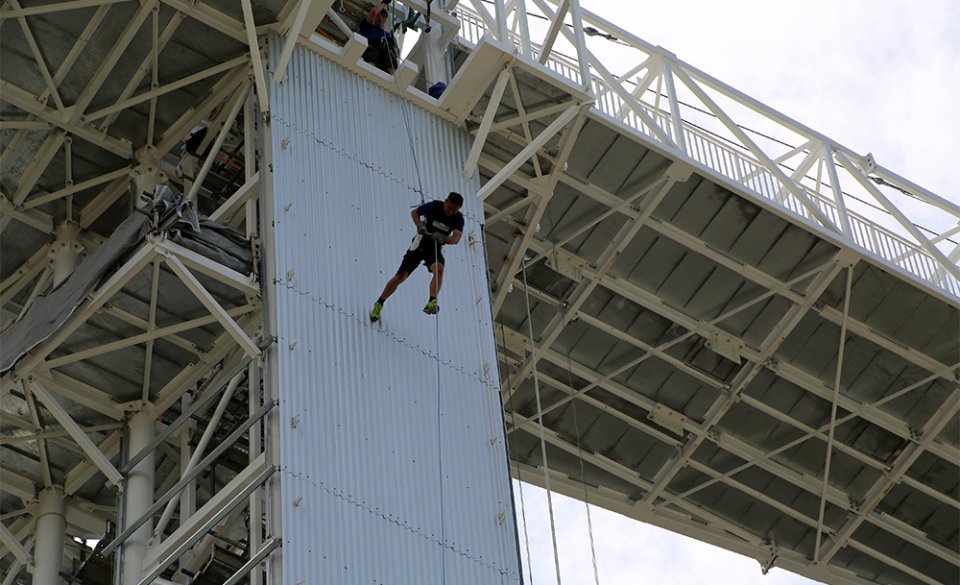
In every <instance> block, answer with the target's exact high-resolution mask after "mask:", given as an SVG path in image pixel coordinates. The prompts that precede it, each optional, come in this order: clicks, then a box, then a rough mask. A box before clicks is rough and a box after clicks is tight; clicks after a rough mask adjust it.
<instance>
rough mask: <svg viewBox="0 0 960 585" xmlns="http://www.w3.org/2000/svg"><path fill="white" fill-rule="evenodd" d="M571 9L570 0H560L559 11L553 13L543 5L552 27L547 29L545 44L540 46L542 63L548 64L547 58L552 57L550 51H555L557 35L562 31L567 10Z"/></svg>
mask: <svg viewBox="0 0 960 585" xmlns="http://www.w3.org/2000/svg"><path fill="white" fill-rule="evenodd" d="M569 9H570V0H560V4H559V6H557V11H556V12H555V13H552V14H551V11H548V10H544V9H543V7H542V6H541V10H543V11H544V13H545V14H546V16H547V19H548V20H549V21H550V28H549V29H548V30H547V35H546V36H545V37H544V39H543V44H542V45H541V47H540V58H539V59H538V60H539V61H540V64H541V65H544V64H546V62H547V59H549V58H550V53H552V52H553V44H554V43H555V42H556V40H557V35H559V34H560V31H561V30H562V29H563V21H564V19H565V18H566V17H567V11H568V10H569Z"/></svg>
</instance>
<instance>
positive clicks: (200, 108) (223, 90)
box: [156, 65, 248, 156]
mask: <svg viewBox="0 0 960 585" xmlns="http://www.w3.org/2000/svg"><path fill="white" fill-rule="evenodd" d="M247 74H248V68H247V67H244V66H242V65H241V66H239V67H237V68H236V69H235V70H234V71H233V72H231V73H227V74H226V75H224V76H223V77H221V78H220V79H218V80H217V82H216V83H214V84H213V87H212V88H210V93H209V94H208V95H207V97H206V99H204V100H203V101H201V102H200V103H199V104H198V105H196V106H194V107H193V108H190V109H188V110H186V111H185V112H184V113H183V114H182V115H181V116H180V117H179V118H178V119H177V121H176V122H174V123H173V124H170V126H168V127H167V129H166V131H164V132H163V134H161V135H160V142H158V143H157V145H156V153H157V155H158V156H163V155H165V154H166V153H168V152H169V151H170V150H171V149H173V148H174V147H175V146H176V145H178V144H180V140H181V139H182V138H183V136H184V135H185V134H186V133H187V132H189V131H190V129H191V128H193V127H194V126H196V125H197V124H198V123H199V122H200V121H201V120H203V119H205V118H206V117H207V116H209V115H210V112H212V111H213V109H214V108H216V107H217V106H218V105H220V104H221V103H223V102H224V101H225V100H228V99H230V97H232V96H233V95H234V94H235V93H236V91H237V88H238V87H239V86H240V85H241V84H242V83H245V81H246V78H247Z"/></svg>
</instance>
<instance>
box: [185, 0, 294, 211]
mask: <svg viewBox="0 0 960 585" xmlns="http://www.w3.org/2000/svg"><path fill="white" fill-rule="evenodd" d="M303 1H304V2H309V0H303ZM244 59H246V55H244ZM249 87H250V84H249V82H244V83H243V84H241V85H240V90H239V91H238V92H237V95H236V97H235V98H234V101H233V104H231V106H230V110H229V112H228V113H227V117H226V119H225V120H224V121H223V127H222V128H220V132H219V133H217V139H216V140H215V141H214V142H213V146H211V147H210V152H209V153H208V154H207V158H206V159H204V161H203V166H201V167H200V170H199V171H198V172H197V176H196V177H194V182H193V185H191V186H190V191H188V192H187V194H186V195H185V198H186V199H187V200H188V201H190V202H192V203H193V204H194V205H196V203H197V194H198V193H199V192H200V187H201V186H202V185H203V181H204V179H206V178H207V173H208V172H209V171H210V167H212V166H213V161H215V160H216V159H217V156H218V155H219V154H220V148H221V147H222V146H223V142H224V140H226V139H227V136H229V135H230V129H231V127H232V126H233V123H234V121H235V120H236V119H237V114H239V113H240V108H242V107H243V102H244V101H246V100H247V99H248V97H249V96H248V95H247V89H248V88H249Z"/></svg>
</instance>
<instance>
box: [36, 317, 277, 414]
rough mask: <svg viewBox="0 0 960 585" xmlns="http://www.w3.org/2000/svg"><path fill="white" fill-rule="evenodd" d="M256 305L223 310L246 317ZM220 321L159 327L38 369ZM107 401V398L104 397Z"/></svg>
mask: <svg viewBox="0 0 960 585" xmlns="http://www.w3.org/2000/svg"><path fill="white" fill-rule="evenodd" d="M257 308H258V307H257V305H242V306H240V307H234V308H232V309H229V310H226V309H225V310H224V313H225V314H226V315H227V316H228V317H230V318H233V317H239V316H241V315H246V314H248V313H252V312H253V311H256V310H257ZM219 320H220V319H219V317H218V316H216V315H210V316H207V317H198V318H196V319H191V320H189V321H183V322H181V323H177V324H175V325H170V326H168V327H161V328H159V329H153V330H150V331H147V332H145V333H140V334H138V335H133V336H130V337H125V338H123V339H118V340H117V341H112V342H110V343H105V344H103V345H98V346H96V347H91V348H88V349H85V350H82V351H78V352H75V353H71V354H67V355H64V356H60V357H58V358H54V359H51V360H47V361H45V362H43V364H42V365H41V366H39V368H40V369H43V370H52V369H54V368H59V367H62V366H65V365H67V364H72V363H75V362H79V361H82V360H85V359H89V358H92V357H96V356H98V355H104V354H107V353H111V352H114V351H118V350H121V349H124V348H127V347H132V346H134V345H140V344H141V343H150V342H152V341H154V340H157V339H163V338H166V337H167V336H168V335H171V334H174V333H180V332H182V331H189V330H190V329H196V328H197V327H203V326H205V325H210V324H211V323H216V322H218V321H219ZM104 396H106V397H107V398H108V399H109V396H107V395H104Z"/></svg>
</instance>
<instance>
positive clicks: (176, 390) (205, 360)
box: [153, 312, 263, 412]
mask: <svg viewBox="0 0 960 585" xmlns="http://www.w3.org/2000/svg"><path fill="white" fill-rule="evenodd" d="M262 322H263V317H262V316H261V314H260V313H259V312H258V313H255V314H253V315H250V316H247V317H244V318H242V319H241V320H240V323H239V324H240V327H241V328H243V329H247V328H253V327H255V326H257V325H259V324H261V323H262ZM231 353H236V354H239V355H241V356H246V355H247V354H246V352H245V351H244V350H243V348H240V347H238V346H237V344H236V342H235V341H234V339H233V337H232V336H231V335H230V333H229V332H227V331H224V332H223V333H221V334H220V336H219V337H217V338H216V339H215V340H214V341H213V347H212V348H211V349H210V350H209V351H208V352H206V353H202V354H200V355H198V356H197V358H196V361H195V362H194V363H193V364H191V365H190V366H188V367H186V368H184V369H183V370H181V371H180V373H179V374H177V375H176V376H174V377H173V379H171V380H170V381H169V382H167V384H166V385H165V386H164V387H163V388H161V389H160V390H159V391H158V392H156V393H155V398H154V399H153V406H154V408H155V409H156V410H157V411H159V412H163V411H164V410H166V409H168V408H170V406H172V405H173V404H174V403H175V402H177V401H178V400H180V397H181V396H182V395H183V393H184V392H186V391H187V390H189V389H190V388H191V387H192V386H193V385H194V384H196V383H197V382H198V381H199V380H200V379H201V378H203V377H204V376H205V375H207V374H208V373H209V372H210V370H211V369H212V368H213V367H214V366H215V365H217V364H219V363H220V362H221V361H223V360H226V361H225V362H224V364H225V366H224V368H223V370H221V371H220V373H218V374H217V376H216V378H217V379H219V378H221V377H222V376H223V373H224V372H225V371H229V370H230V368H231V367H232V365H233V364H234V363H236V362H239V361H240V360H241V359H242V358H240V359H236V358H235V357H232V356H231V355H230V354H231Z"/></svg>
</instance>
